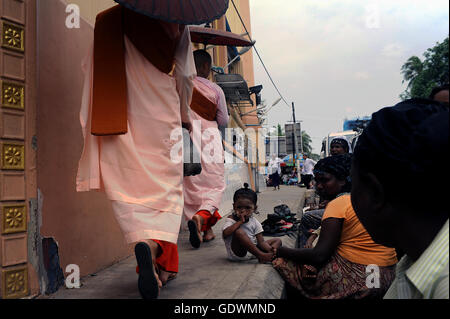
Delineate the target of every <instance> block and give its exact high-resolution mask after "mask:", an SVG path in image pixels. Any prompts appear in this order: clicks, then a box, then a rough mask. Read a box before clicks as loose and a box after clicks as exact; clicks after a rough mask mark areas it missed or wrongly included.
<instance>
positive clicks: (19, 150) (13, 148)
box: [1, 143, 25, 170]
mask: <svg viewBox="0 0 450 319" xmlns="http://www.w3.org/2000/svg"><path fill="white" fill-rule="evenodd" d="M1 150H2V163H1V169H8V170H24V169H25V146H24V145H20V144H12V143H4V144H2V148H1Z"/></svg>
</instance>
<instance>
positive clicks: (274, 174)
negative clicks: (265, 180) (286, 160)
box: [268, 154, 282, 190]
mask: <svg viewBox="0 0 450 319" xmlns="http://www.w3.org/2000/svg"><path fill="white" fill-rule="evenodd" d="M281 162H282V160H281V159H280V158H279V157H277V156H276V155H275V154H272V158H271V159H270V161H269V165H268V170H269V174H270V176H269V177H270V179H271V180H272V185H273V190H277V189H280V175H281Z"/></svg>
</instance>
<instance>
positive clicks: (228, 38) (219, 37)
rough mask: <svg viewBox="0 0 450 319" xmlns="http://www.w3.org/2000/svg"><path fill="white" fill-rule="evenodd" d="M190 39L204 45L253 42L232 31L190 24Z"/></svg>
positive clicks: (242, 44) (246, 45)
mask: <svg viewBox="0 0 450 319" xmlns="http://www.w3.org/2000/svg"><path fill="white" fill-rule="evenodd" d="M189 31H190V33H191V40H192V42H195V43H203V44H205V45H207V44H212V45H226V46H234V47H250V46H253V44H254V43H253V42H251V41H249V40H247V39H245V38H244V37H241V36H240V35H237V34H235V33H232V32H228V31H222V30H217V29H212V28H204V27H195V26H190V27H189Z"/></svg>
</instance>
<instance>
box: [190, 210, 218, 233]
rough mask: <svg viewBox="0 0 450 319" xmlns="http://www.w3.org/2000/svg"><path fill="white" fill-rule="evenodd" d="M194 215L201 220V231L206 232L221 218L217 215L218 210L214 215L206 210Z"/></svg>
mask: <svg viewBox="0 0 450 319" xmlns="http://www.w3.org/2000/svg"><path fill="white" fill-rule="evenodd" d="M195 215H198V216H201V217H202V218H203V225H202V229H201V231H207V230H209V229H211V227H213V226H214V225H215V224H216V223H217V222H218V221H219V220H220V219H221V218H222V216H220V215H219V211H218V210H216V211H215V212H214V215H211V213H210V212H208V211H207V210H201V211H199V212H197V214H195Z"/></svg>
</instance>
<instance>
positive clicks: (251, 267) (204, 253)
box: [38, 185, 306, 299]
mask: <svg viewBox="0 0 450 319" xmlns="http://www.w3.org/2000/svg"><path fill="white" fill-rule="evenodd" d="M305 193H306V190H305V188H300V187H297V186H283V185H281V189H280V190H277V191H274V190H273V188H271V187H268V188H267V190H265V191H263V192H261V193H259V194H258V211H259V212H260V214H258V215H255V217H256V218H257V219H258V220H259V221H260V222H262V221H264V220H265V219H266V216H267V214H270V213H273V207H275V206H277V205H280V204H286V205H288V206H289V208H290V209H291V211H292V212H293V213H297V218H298V219H300V218H301V211H302V208H303V205H304V201H305ZM231 209H232V203H231V202H225V203H223V204H222V207H221V208H220V210H219V212H221V215H222V216H223V218H222V219H221V220H220V221H219V222H218V223H217V224H216V225H215V226H214V227H213V230H214V233H215V234H216V239H215V240H213V241H211V242H208V243H203V244H202V245H201V247H200V249H194V248H192V246H191V245H190V243H189V232H188V231H187V230H183V231H182V232H181V233H180V236H179V239H178V251H179V258H180V266H179V273H178V276H177V278H176V279H175V280H172V281H170V282H168V284H167V285H166V286H165V287H163V288H162V289H161V292H160V295H159V299H281V298H283V297H284V281H283V280H282V279H281V277H280V276H279V274H278V273H277V271H276V270H274V269H273V268H272V265H271V264H259V263H258V261H257V260H250V261H245V262H232V261H229V260H228V259H227V258H226V257H227V254H226V250H225V245H224V242H223V239H222V236H221V232H222V225H223V223H224V222H225V219H226V217H227V216H228V215H229V214H230V213H231ZM265 238H270V237H265ZM280 238H281V239H282V241H283V245H284V246H287V247H294V246H295V242H296V238H295V237H294V236H292V237H291V236H282V237H280ZM135 269H136V259H135V257H134V255H133V256H130V257H128V258H126V259H125V260H123V261H121V262H119V263H116V264H114V265H112V266H111V267H109V268H106V269H104V270H102V271H100V272H98V273H96V274H92V275H89V276H86V277H84V278H81V287H80V288H78V289H67V288H65V287H62V288H60V289H59V290H58V291H57V292H56V293H54V294H52V295H49V296H39V297H38V298H39V299H140V298H141V297H140V295H139V292H138V289H137V278H138V275H137V274H136V271H135Z"/></svg>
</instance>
